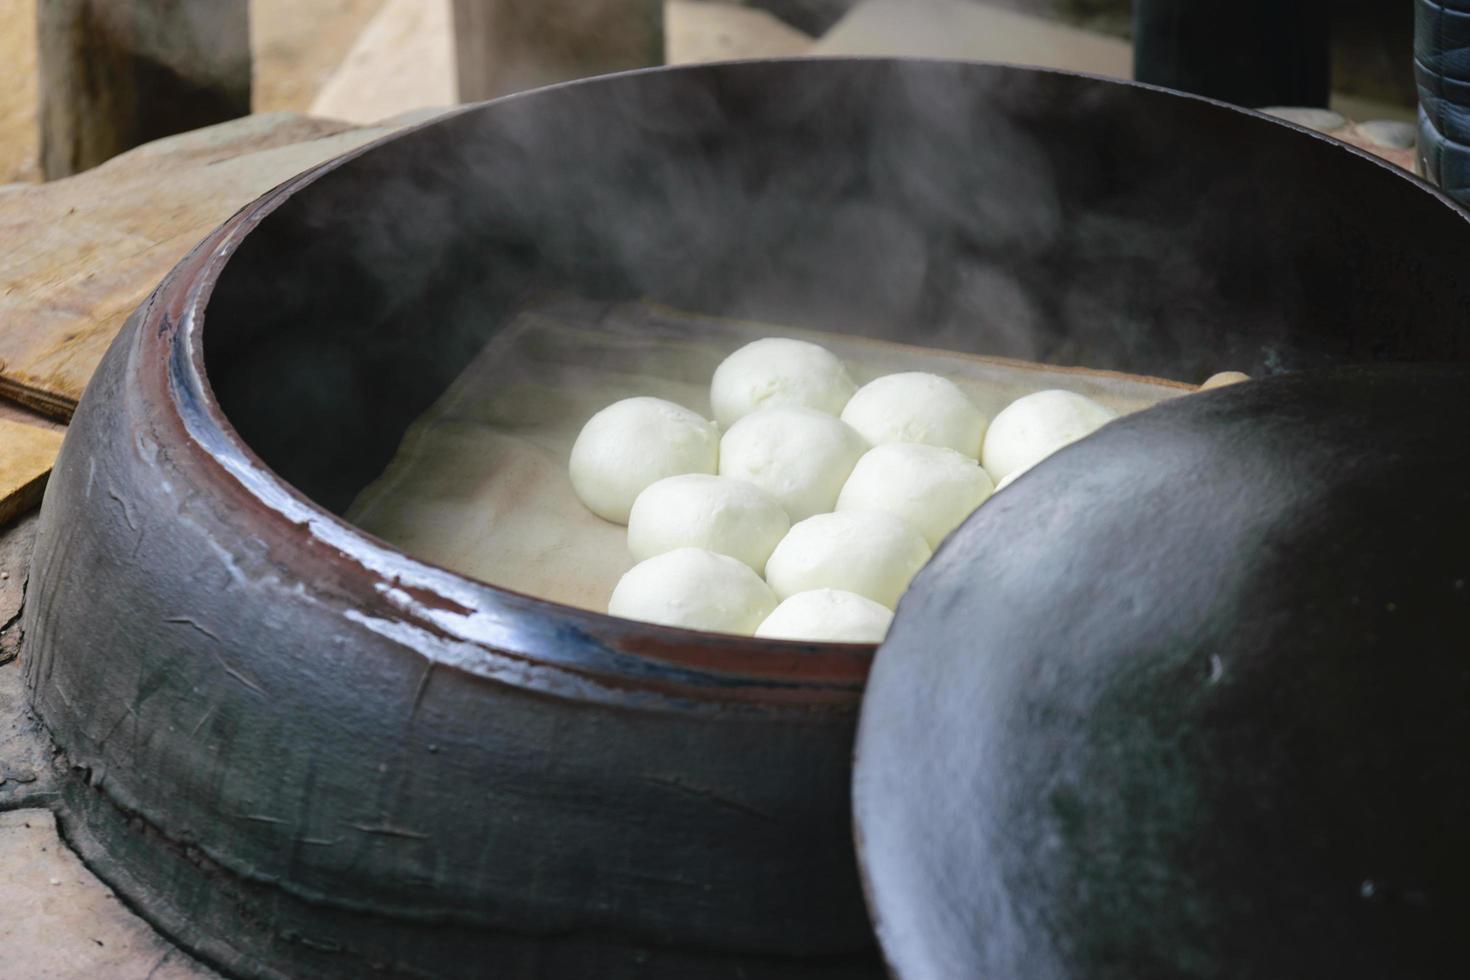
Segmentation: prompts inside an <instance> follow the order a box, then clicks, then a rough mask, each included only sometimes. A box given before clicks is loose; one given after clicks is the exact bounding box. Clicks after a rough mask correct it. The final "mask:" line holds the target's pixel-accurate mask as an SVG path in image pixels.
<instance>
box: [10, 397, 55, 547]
mask: <svg viewBox="0 0 1470 980" xmlns="http://www.w3.org/2000/svg"><path fill="white" fill-rule="evenodd" d="M61 438H62V434H61V433H60V432H56V431H54V430H52V429H49V428H41V427H40V426H35V425H25V424H22V423H20V422H13V421H10V420H9V419H0V528H3V527H4V526H5V525H7V524H9V523H10V522H11V521H13V520H15V518H17V517H19V516H20V515H21V514H24V513H25V512H26V511H28V510H30V509H31V508H33V507H35V506H36V505H37V504H39V503H40V502H41V494H42V492H43V491H44V490H45V489H46V478H47V477H48V476H50V475H51V464H53V463H54V462H56V454H57V453H58V452H60V451H61Z"/></svg>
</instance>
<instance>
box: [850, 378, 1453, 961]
mask: <svg viewBox="0 0 1470 980" xmlns="http://www.w3.org/2000/svg"><path fill="white" fill-rule="evenodd" d="M1467 423H1470V370H1467V369H1465V368H1453V367H1439V366H1434V367H1422V366H1417V367H1416V366H1393V367H1379V368H1348V369H1339V370H1333V371H1327V372H1313V373H1303V374H1297V375H1290V376H1283V377H1277V378H1272V379H1267V380H1261V381H1255V382H1250V383H1246V384H1241V385H1237V386H1234V387H1231V388H1225V389H1221V390H1218V391H1212V392H1208V393H1204V394H1198V395H1190V396H1187V397H1184V398H1180V399H1177V400H1175V401H1172V402H1169V403H1166V404H1164V405H1162V406H1160V407H1157V408H1154V409H1151V410H1149V411H1146V412H1142V413H1139V414H1137V415H1133V416H1130V417H1127V418H1124V419H1122V420H1120V421H1117V422H1114V423H1112V424H1111V425H1109V426H1107V427H1105V428H1104V429H1102V430H1101V431H1100V432H1098V433H1096V434H1095V435H1094V436H1092V437H1090V438H1088V439H1086V440H1083V441H1082V442H1080V443H1077V444H1075V445H1073V446H1071V447H1069V448H1067V449H1065V450H1063V451H1062V452H1060V453H1058V454H1057V455H1056V456H1054V457H1052V458H1051V459H1049V460H1047V461H1046V462H1045V463H1043V464H1041V465H1039V466H1038V467H1036V469H1034V470H1033V471H1031V472H1030V473H1028V474H1027V475H1026V476H1025V477H1023V478H1022V479H1020V480H1018V481H1017V482H1016V483H1015V484H1014V485H1013V486H1011V487H1010V488H1008V489H1007V490H1005V491H1003V492H1002V493H1001V494H1000V495H999V496H997V497H996V498H995V500H993V501H992V502H989V503H987V504H986V505H985V506H984V507H982V508H981V509H980V510H979V511H978V512H976V514H975V515H974V516H973V517H972V518H971V519H970V520H969V521H968V522H967V523H966V524H965V525H964V526H963V527H962V528H961V529H960V530H959V531H958V532H956V533H955V534H954V535H953V536H952V537H951V538H950V539H949V540H948V541H947V542H946V543H945V544H944V545H943V546H942V547H941V549H940V550H939V553H938V555H937V556H936V557H935V559H934V560H933V561H932V562H931V563H930V565H929V566H928V567H927V568H926V569H925V570H924V571H923V572H922V573H921V575H920V576H919V578H918V580H917V581H916V582H915V585H914V587H913V588H912V589H911V590H910V591H909V593H908V595H907V596H906V597H905V599H904V600H903V602H902V603H901V604H900V608H899V611H898V616H897V619H896V621H895V624H894V627H893V630H892V632H891V633H890V634H889V638H888V640H887V642H886V643H885V644H884V645H883V647H882V648H881V650H880V651H879V654H878V657H877V661H876V664H875V667H874V669H873V673H872V677H871V680H870V682H869V685H868V689H867V694H866V697H865V700H864V704H863V713H862V722H861V726H860V731H859V735H858V744H857V764H856V774H855V777H854V790H853V795H854V808H855V822H856V833H857V847H858V853H859V858H860V861H861V863H862V867H863V873H864V876H865V881H866V885H867V890H868V899H869V905H870V910H871V912H872V915H873V920H874V922H875V925H876V928H877V932H878V936H879V938H880V940H881V942H882V944H883V948H884V951H885V954H886V956H887V958H888V961H889V964H890V966H891V967H892V968H893V970H894V972H895V974H896V975H897V976H899V977H901V978H903V980H949V978H955V977H975V978H1006V980H1043V978H1045V980H1051V978H1068V980H1095V978H1118V980H1123V978H1128V980H1133V978H1139V977H1176V978H1196V977H1198V978H1203V977H1232V978H1271V980H1276V978H1281V977H1334V978H1351V977H1375V978H1376V977H1388V976H1392V977H1398V978H1403V977H1432V976H1433V977H1438V976H1448V975H1462V973H1463V970H1464V969H1466V968H1467V962H1470V957H1467V955H1466V954H1467V949H1466V946H1467V944H1470V934H1467V932H1466V930H1465V929H1464V925H1465V923H1466V922H1470V832H1467V828H1470V779H1467V774H1466V758H1467V753H1470V437H1467ZM1451 966H1453V967H1454V968H1453V969H1451V968H1450V967H1451ZM1447 970H1448V972H1446V971H1447Z"/></svg>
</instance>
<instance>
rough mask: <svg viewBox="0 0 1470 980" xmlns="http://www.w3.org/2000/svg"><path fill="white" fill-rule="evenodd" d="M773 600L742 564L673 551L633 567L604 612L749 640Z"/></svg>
mask: <svg viewBox="0 0 1470 980" xmlns="http://www.w3.org/2000/svg"><path fill="white" fill-rule="evenodd" d="M775 608H776V596H775V594H774V593H773V592H772V591H771V590H770V588H768V587H767V586H766V583H764V582H762V581H761V579H760V576H759V575H757V574H756V573H755V572H753V571H751V570H750V566H749V565H747V564H745V562H743V561H740V560H739V559H736V558H731V557H729V556H728V555H717V554H715V553H714V552H713V551H705V550H704V549H703V548H677V549H675V550H673V551H666V552H664V553H663V554H661V555H658V556H656V557H653V558H650V559H648V560H647V561H643V562H639V563H638V564H637V565H634V566H633V567H632V568H631V569H629V570H628V572H627V573H626V574H625V575H624V576H623V577H622V578H621V579H620V580H619V581H618V584H617V586H616V587H615V588H614V589H613V593H612V599H611V600H609V602H608V604H607V611H608V612H609V613H610V614H611V615H614V616H622V617H624V618H625V619H637V620H642V621H643V622H646V623H660V624H662V625H664V626H682V627H683V628H685V629H691V630H708V631H710V632H712V633H734V634H737V635H740V636H750V635H752V634H753V633H755V630H756V627H758V626H759V625H760V624H761V623H762V622H764V621H765V618H766V617H767V616H769V615H770V614H771V612H772V611H773V610H774V609H775Z"/></svg>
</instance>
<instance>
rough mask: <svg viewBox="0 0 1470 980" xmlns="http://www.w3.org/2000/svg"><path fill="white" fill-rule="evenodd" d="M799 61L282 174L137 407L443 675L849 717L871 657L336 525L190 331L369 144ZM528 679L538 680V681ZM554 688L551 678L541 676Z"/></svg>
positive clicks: (152, 321)
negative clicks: (703, 619) (284, 209)
mask: <svg viewBox="0 0 1470 980" xmlns="http://www.w3.org/2000/svg"><path fill="white" fill-rule="evenodd" d="M811 60H813V59H768V60H744V61H730V62H721V63H715V64H701V65H686V66H659V67H653V68H645V69H637V70H634V71H630V72H622V73H618V74H617V75H611V76H599V77H594V78H586V79H578V80H575V81H570V82H564V83H560V84H557V85H552V86H548V87H546V88H542V89H535V90H531V91H527V92H520V93H516V94H513V95H509V96H506V97H504V98H502V99H497V100H492V101H490V102H485V103H479V104H477V105H470V106H464V107H460V108H456V109H452V110H449V111H447V112H445V113H443V114H441V115H438V116H435V117H434V118H432V119H429V120H426V121H423V122H420V123H417V124H415V125H411V126H409V127H406V128H404V129H401V130H397V131H394V132H392V133H389V134H386V135H384V136H382V137H380V138H378V139H376V140H374V141H372V142H369V143H366V144H364V145H362V146H360V147H357V148H355V149H353V150H350V151H348V152H347V153H344V154H342V155H340V156H337V157H334V158H333V159H331V160H328V161H326V162H325V163H322V164H319V165H317V166H315V167H313V168H311V169H309V170H307V171H305V172H303V173H301V174H299V175H297V176H296V177H293V178H291V179H290V180H288V181H286V182H284V183H282V184H280V185H279V186H277V187H275V188H274V189H272V190H271V191H269V192H267V193H266V194H264V195H263V196H261V197H260V198H258V199H256V200H255V201H253V202H252V203H250V204H249V205H247V206H246V207H244V208H243V209H241V210H240V211H239V212H237V213H236V214H235V215H233V216H232V217H231V218H230V219H229V220H228V221H226V222H225V223H224V224H223V225H221V226H220V227H219V228H218V229H217V230H215V231H214V232H213V233H211V234H210V235H209V236H208V237H207V238H205V239H204V240H203V241H202V242H201V243H200V244H199V245H198V246H196V247H195V249H194V250H193V251H192V252H191V253H189V255H187V256H186V257H185V258H184V259H183V260H182V261H181V262H180V263H179V264H178V266H176V267H175V268H174V269H173V270H172V271H171V272H170V273H169V275H168V276H167V277H166V278H165V279H164V281H163V282H162V283H161V284H160V286H159V287H158V289H157V291H156V292H155V293H154V294H153V295H152V296H151V297H150V298H149V300H148V301H147V302H146V303H145V304H144V307H143V308H142V309H141V310H140V311H139V324H138V327H139V330H138V333H139V337H140V345H141V349H140V353H141V354H143V355H144V356H143V358H142V360H141V361H140V363H141V364H143V365H144V374H145V378H144V382H145V386H146V388H147V392H146V397H148V398H150V399H153V400H154V402H155V404H156V405H157V406H159V408H160V409H161V410H162V414H163V415H164V416H165V417H166V418H167V419H168V421H169V423H170V427H171V428H176V429H177V430H178V431H180V432H181V434H182V435H184V436H185V437H186V438H185V439H182V440H181V441H180V442H181V445H180V446H179V447H177V448H178V449H179V450H181V451H185V452H187V453H189V455H190V456H191V457H193V460H194V461H195V462H197V463H198V464H199V465H197V466H194V467H191V470H192V471H193V474H194V475H195V476H197V477H200V478H203V479H204V480H206V481H209V482H210V483H211V488H212V489H216V490H226V491H229V493H228V495H229V496H230V497H231V498H234V499H236V500H239V501H241V502H243V504H244V508H243V510H244V511H246V512H248V514H249V515H250V519H251V520H252V521H254V524H253V525H252V527H251V528H250V529H249V530H250V532H251V533H253V534H256V535H258V536H260V537H261V538H262V539H263V540H265V542H266V543H267V544H268V545H269V546H270V547H272V548H277V547H279V548H282V549H284V550H287V551H289V550H290V549H295V548H303V547H305V548H319V549H322V550H323V552H324V553H325V554H327V555H329V556H330V561H331V563H332V564H333V566H334V567H335V570H336V573H337V575H338V576H340V577H341V578H342V579H343V580H344V581H345V582H347V583H348V585H349V587H350V591H351V592H352V593H354V594H355V595H356V597H357V598H358V599H359V601H360V603H361V606H362V607H364V608H366V607H368V606H376V607H381V606H382V604H383V603H384V602H387V603H388V604H389V605H390V606H392V607H394V616H395V618H397V619H402V620H404V621H405V622H406V623H408V624H411V626H409V627H406V628H413V627H418V628H424V629H428V630H430V631H431V632H432V633H434V634H435V635H436V636H437V637H438V638H440V639H442V640H448V641H449V642H450V643H451V644H453V645H454V646H455V647H456V648H458V649H460V650H461V651H464V650H473V651H474V653H472V654H470V655H465V656H461V657H460V658H459V659H458V662H457V663H455V664H453V666H454V667H456V668H457V669H459V670H463V671H465V672H467V673H469V674H472V675H477V676H481V677H495V678H497V679H499V680H510V681H511V682H513V683H514V682H516V680H517V677H519V679H520V681H521V682H522V683H525V684H527V685H528V686H531V687H534V688H535V689H538V690H541V691H543V692H546V693H554V692H556V691H558V690H560V691H562V692H564V693H568V694H571V695H572V696H575V697H587V696H588V695H589V693H590V690H591V689H596V690H599V691H601V692H602V696H603V697H604V698H605V699H607V700H610V701H612V702H615V703H628V702H630V701H633V702H636V701H639V700H641V699H642V698H641V696H642V695H645V694H653V695H670V696H673V697H674V698H675V699H677V700H684V699H688V701H689V702H708V701H712V702H719V703H741V702H746V703H751V702H754V703H760V704H765V705H777V704H785V705H789V706H793V707H797V706H810V707H816V706H822V705H827V706H844V707H847V708H851V707H852V706H853V705H855V704H856V703H857V701H858V700H859V698H860V696H861V690H862V687H863V684H864V681H865V678H866V676H867V672H868V668H869V666H870V663H871V660H872V656H873V653H874V650H875V649H876V648H875V647H874V646H872V645H868V644H835V643H800V642H793V641H784V640H765V639H756V638H753V637H737V636H727V635H721V634H713V633H705V632H698V631H692V630H685V629H678V628H673V627H666V626H658V625H654V624H648V623H639V622H634V621H630V620H625V619H621V618H618V617H614V616H610V615H606V614H603V613H597V612H591V611H587V610H582V609H578V608H575V607H572V606H567V605H563V604H561V603H557V602H553V601H550V600H546V599H540V598H537V597H535V596H530V595H526V594H523V593H518V592H515V591H513V590H511V589H507V588H503V587H500V586H495V585H491V584H489V583H486V582H482V581H480V580H477V579H474V578H472V577H470V576H467V575H464V574H461V573H458V572H454V571H452V570H450V569H448V568H445V567H443V566H440V565H437V564H435V563H433V562H430V561H426V560H423V559H420V558H416V557H413V556H410V555H409V554H407V553H406V552H404V551H402V550H400V549H398V548H396V547H395V546H393V545H392V544H390V543H388V542H387V541H384V540H382V539H380V538H378V537H376V536H374V535H372V534H370V533H368V532H366V531H364V530H363V529H361V528H359V527H357V526H355V525H353V524H350V523H348V522H347V521H345V520H343V519H342V518H340V517H338V516H336V515H335V514H332V513H331V512H329V511H328V510H326V509H325V508H323V507H322V506H320V505H318V504H316V503H315V502H313V501H311V500H310V499H308V498H307V497H306V496H305V495H303V494H302V493H301V492H300V491H299V490H297V489H296V488H295V487H294V486H292V485H291V484H289V483H288V482H286V481H285V480H284V479H282V478H281V477H280V476H279V475H277V474H276V473H275V472H274V471H273V470H272V468H271V467H270V466H269V465H268V464H266V462H265V461H264V460H262V459H261V458H260V457H259V456H258V455H257V454H256V453H255V452H254V450H252V449H251V447H250V446H248V445H247V444H246V443H245V442H244V440H243V439H242V438H241V437H240V435H239V433H238V432H237V431H236V429H235V427H234V426H233V424H232V423H231V422H230V420H229V419H228V418H227V417H226V415H225V414H224V411H223V409H222V408H221V406H220V404H219V402H218V400H217V399H216V397H215V394H214V391H213V389H212V387H211V385H210V382H209V378H208V375H207V373H206V371H205V365H204V350H203V329H204V325H205V323H206V321H207V316H208V304H209V300H210V298H211V295H212V293H213V290H214V287H215V285H216V283H217V282H218V280H219V277H220V275H221V274H222V272H223V270H224V268H225V266H226V265H227V263H228V262H229V261H230V259H231V257H232V256H233V254H234V253H235V251H236V250H237V249H238V248H239V246H240V245H241V243H242V242H243V241H244V240H245V238H246V237H247V236H248V235H249V234H250V233H251V231H252V230H253V229H254V228H255V227H256V226H257V225H259V224H260V223H261V222H262V221H263V220H265V219H266V218H267V217H268V216H269V215H270V214H271V213H272V212H274V211H275V210H276V209H277V208H279V207H280V206H281V205H282V204H283V203H284V202H285V201H286V200H287V199H288V198H290V197H292V196H293V195H295V194H297V193H299V192H301V191H303V190H305V189H306V188H308V187H309V186H310V185H312V184H313V183H315V182H316V181H317V180H319V179H320V178H322V177H323V176H325V175H327V174H329V173H331V172H332V171H334V170H336V169H338V168H339V167H342V166H344V165H346V164H348V163H350V162H351V161H353V160H355V159H357V158H358V157H360V156H363V155H365V154H368V153H371V152H373V151H374V150H375V149H377V148H378V147H381V146H383V145H385V144H387V143H390V142H393V141H395V140H400V139H404V138H407V137H409V136H410V135H411V134H413V133H415V132H417V131H418V130H421V129H426V128H428V127H433V126H439V125H444V124H446V123H448V122H449V121H450V120H452V119H454V118H457V117H459V116H461V115H465V114H469V113H475V112H483V111H486V110H487V108H489V107H493V106H495V105H497V104H500V103H502V102H507V101H511V100H521V99H535V98H537V97H538V95H539V94H540V93H543V92H550V91H554V90H558V89H563V88H568V87H572V86H582V85H597V84H604V83H605V82H606V81H607V80H608V79H610V78H617V77H621V76H624V75H642V74H650V73H655V72H667V73H681V72H705V71H709V70H711V69H716V70H740V68H741V66H752V68H759V66H762V65H769V64H771V63H773V62H781V61H791V62H794V61H811ZM821 60H832V61H837V62H880V61H881V62H890V61H892V62H897V61H905V62H909V61H925V60H931V61H936V62H944V63H953V61H952V59H913V58H879V57H863V58H842V59H821ZM973 64H976V65H984V66H986V67H997V68H1001V69H1003V70H1005V71H1013V72H1032V73H1044V74H1054V75H1067V76H1073V77H1081V78H1086V79H1089V80H1095V81H1098V82H1103V83H1107V84H1110V85H1119V86H1124V87H1132V88H1139V89H1146V90H1150V91H1154V92H1166V93H1167V94H1169V95H1172V96H1174V97H1177V98H1185V99H1189V100H1192V101H1196V102H1203V103H1207V104H1210V105H1214V106H1217V107H1219V108H1221V109H1223V110H1227V111H1232V112H1238V113H1243V114H1246V115H1250V116H1255V117H1257V118H1259V119H1261V120H1265V121H1268V122H1270V123H1273V124H1275V125H1278V126H1284V127H1287V128H1289V129H1294V130H1297V131H1299V132H1301V133H1304V134H1306V135H1309V136H1312V137H1314V138H1316V139H1320V140H1323V141H1327V142H1330V143H1333V144H1336V145H1338V146H1341V147H1342V148H1344V149H1346V150H1347V151H1348V152H1349V153H1351V154H1354V155H1356V156H1358V157H1360V158H1361V159H1364V160H1367V161H1370V162H1372V163H1373V164H1375V165H1377V166H1379V167H1381V168H1383V169H1385V170H1388V171H1391V172H1392V173H1393V174H1395V175H1396V176H1398V177H1399V178H1401V179H1404V180H1408V181H1410V182H1412V183H1414V184H1416V185H1418V186H1419V187H1420V188H1421V189H1422V190H1425V191H1428V192H1429V193H1430V194H1432V195H1433V196H1434V197H1435V198H1436V199H1438V200H1439V201H1440V202H1441V203H1443V204H1444V205H1445V206H1447V207H1449V208H1451V209H1452V210H1455V211H1460V208H1459V207H1458V205H1456V204H1455V203H1454V202H1453V201H1451V200H1450V199H1449V198H1448V197H1447V196H1445V195H1444V194H1443V193H1441V192H1440V191H1439V190H1438V189H1436V188H1434V187H1432V186H1430V185H1428V184H1427V183H1425V182H1424V181H1423V180H1421V179H1419V178H1418V177H1417V176H1415V175H1413V174H1410V173H1408V172H1406V171H1403V170H1401V169H1400V168H1398V167H1396V166H1394V165H1392V164H1390V163H1388V162H1387V161H1384V160H1382V159H1380V158H1378V157H1376V156H1373V155H1372V154H1370V153H1367V152H1366V151H1363V150H1361V149H1359V148H1357V147H1354V146H1351V145H1349V144H1346V143H1342V142H1341V141H1339V140H1335V139H1332V138H1331V137H1329V136H1327V135H1324V134H1322V133H1318V132H1315V131H1313V130H1309V129H1306V128H1304V127H1302V126H1298V125H1296V124H1294V123H1290V122H1287V121H1285V120H1281V119H1278V118H1276V117H1272V116H1267V115H1265V114H1263V113H1260V112H1256V111H1253V110H1248V109H1242V108H1240V107H1238V106H1232V105H1228V104H1226V103H1221V102H1216V101H1214V100H1211V99H1205V98H1200V97H1198V96H1192V95H1188V94H1184V93H1178V92H1172V91H1168V90H1164V89H1160V88H1158V87H1156V86H1151V85H1146V84H1142V83H1138V82H1133V81H1126V80H1120V79H1112V78H1103V77H1101V76H1094V75H1086V74H1082V73H1077V72H1062V71H1054V70H1051V69H1042V68H1030V67H1022V66H1012V65H993V64H991V63H986V62H974V63H973ZM1461 213H1462V214H1464V212H1463V211H1461ZM159 367H162V370H161V371H160V370H158V368H159ZM237 515H238V512H237ZM900 612H901V607H900ZM503 658H511V659H512V660H514V661H516V663H515V664H514V665H512V666H511V669H510V670H507V664H505V663H501V662H499V661H500V660H502V659H503ZM492 661H494V662H492ZM446 666H448V665H446ZM543 668H545V669H549V670H550V671H551V673H550V674H547V673H546V672H545V671H544V670H543ZM533 675H534V679H533ZM553 677H555V678H557V679H558V681H559V682H558V681H553V680H552V678H553ZM589 682H590V684H589Z"/></svg>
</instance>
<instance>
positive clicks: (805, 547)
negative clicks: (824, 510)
mask: <svg viewBox="0 0 1470 980" xmlns="http://www.w3.org/2000/svg"><path fill="white" fill-rule="evenodd" d="M931 554H932V552H931V551H930V550H929V546H928V545H927V544H925V543H924V536H923V535H922V534H920V533H919V532H918V531H916V530H914V528H913V526H912V525H910V524H909V523H908V522H907V521H905V520H904V519H903V518H901V517H894V516H893V515H892V514H885V513H883V512H882V511H876V510H840V511H838V512H837V513H835V514H818V515H817V516H816V517H808V518H807V519H806V520H804V521H802V522H800V523H799V524H796V525H794V526H792V528H791V533H790V534H788V535H786V537H784V538H782V539H781V543H780V544H778V545H776V550H775V551H774V552H772V553H771V560H770V561H768V562H766V581H767V582H769V583H771V588H773V589H775V590H776V595H778V596H780V597H781V598H782V599H788V598H790V597H791V596H794V595H796V593H798V592H807V591H810V590H811V589H842V590H843V591H846V592H856V593H857V594H858V595H862V596H867V597H868V598H869V599H872V600H873V601H874V602H877V603H880V604H882V605H884V606H887V607H888V608H889V609H892V608H893V607H894V606H896V605H898V597H899V596H901V595H903V591H904V589H907V588H908V587H909V581H910V580H911V579H912V578H913V577H914V575H915V573H917V572H918V571H919V569H921V568H923V567H924V563H925V562H926V561H928V560H929V556H930V555H931Z"/></svg>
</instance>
